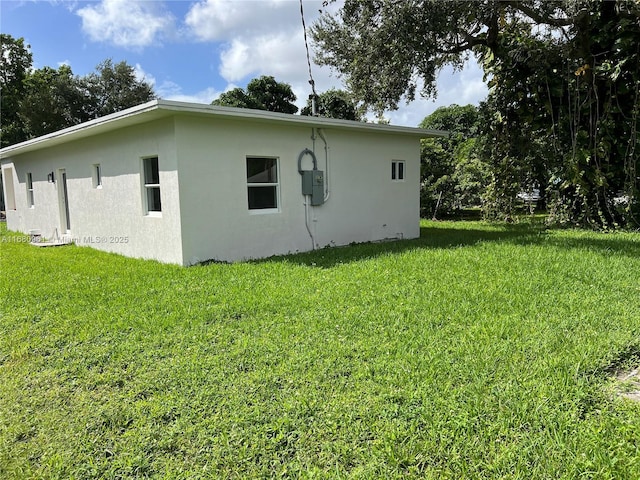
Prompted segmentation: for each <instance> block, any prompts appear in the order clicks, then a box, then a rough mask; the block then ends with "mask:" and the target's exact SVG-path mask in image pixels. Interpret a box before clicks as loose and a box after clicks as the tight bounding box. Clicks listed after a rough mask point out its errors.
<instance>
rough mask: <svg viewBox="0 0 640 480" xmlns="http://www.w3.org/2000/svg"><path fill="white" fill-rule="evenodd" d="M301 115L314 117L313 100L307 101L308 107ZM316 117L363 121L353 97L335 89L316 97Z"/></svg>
mask: <svg viewBox="0 0 640 480" xmlns="http://www.w3.org/2000/svg"><path fill="white" fill-rule="evenodd" d="M300 114H301V115H312V105H311V99H308V100H307V106H306V107H304V108H303V109H302V111H301V112H300ZM316 115H318V116H320V117H328V118H340V119H342V120H355V121H362V114H361V113H360V112H359V111H358V107H357V105H356V102H355V101H354V100H353V98H352V96H351V95H350V94H349V93H348V92H345V91H344V90H336V89H335V88H332V89H329V90H327V91H326V92H322V93H321V94H320V95H318V96H317V97H316Z"/></svg>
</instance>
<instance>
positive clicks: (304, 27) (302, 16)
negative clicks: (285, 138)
mask: <svg viewBox="0 0 640 480" xmlns="http://www.w3.org/2000/svg"><path fill="white" fill-rule="evenodd" d="M300 17H301V18H302V30H303V31H304V47H305V49H306V50H307V65H308V66H309V83H310V84H311V91H312V92H313V98H314V102H315V98H316V97H317V96H318V95H317V94H316V82H315V81H314V80H313V75H312V74H311V57H310V56H309V43H308V42H307V25H306V24H305V22H304V8H303V6H302V0H300Z"/></svg>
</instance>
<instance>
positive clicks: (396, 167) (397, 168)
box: [391, 160, 405, 182]
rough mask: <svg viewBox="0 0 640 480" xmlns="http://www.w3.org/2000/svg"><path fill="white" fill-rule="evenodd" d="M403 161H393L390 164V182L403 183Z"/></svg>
mask: <svg viewBox="0 0 640 480" xmlns="http://www.w3.org/2000/svg"><path fill="white" fill-rule="evenodd" d="M404 167H405V165H404V160H393V161H392V162H391V180H393V181H396V182H401V181H404V170H405V168H404Z"/></svg>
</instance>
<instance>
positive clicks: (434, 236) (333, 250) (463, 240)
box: [252, 222, 539, 268]
mask: <svg viewBox="0 0 640 480" xmlns="http://www.w3.org/2000/svg"><path fill="white" fill-rule="evenodd" d="M461 223H462V222H461ZM512 227H513V228H511V227H509V228H506V229H503V230H498V229H489V228H488V229H486V230H484V229H480V228H478V229H474V228H460V229H457V228H446V227H433V226H429V227H421V228H420V238H416V239H411V240H391V241H385V242H369V243H357V244H352V245H347V246H342V247H327V248H321V249H319V250H316V251H314V252H305V253H299V254H294V255H283V256H275V257H270V258H266V259H262V260H254V261H253V262H252V263H263V262H279V261H281V262H287V263H294V264H299V265H306V266H310V267H318V268H330V267H333V266H335V265H339V264H345V263H351V262H357V261H360V260H366V259H371V258H376V257H380V256H384V255H393V254H400V253H403V252H406V251H411V250H417V249H430V248H432V249H437V248H459V247H465V246H471V245H476V244H478V243H481V242H501V241H514V240H516V239H518V238H521V239H523V240H524V237H528V236H531V235H535V234H536V232H537V231H538V230H539V228H538V229H536V228H534V227H531V226H520V225H518V226H512Z"/></svg>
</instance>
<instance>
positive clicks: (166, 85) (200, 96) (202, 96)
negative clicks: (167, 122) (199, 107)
mask: <svg viewBox="0 0 640 480" xmlns="http://www.w3.org/2000/svg"><path fill="white" fill-rule="evenodd" d="M220 93H222V92H219V91H217V90H216V89H215V88H212V87H208V88H205V89H204V90H201V91H199V92H196V93H193V94H188V93H184V92H183V91H182V87H181V86H180V85H178V84H177V83H175V82H172V81H170V80H165V81H164V82H162V83H161V84H160V85H159V86H158V87H157V88H156V94H157V95H158V97H160V98H162V99H165V100H175V101H177V102H191V103H205V104H209V103H211V102H212V101H213V100H214V99H216V98H218V97H219V96H220Z"/></svg>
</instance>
